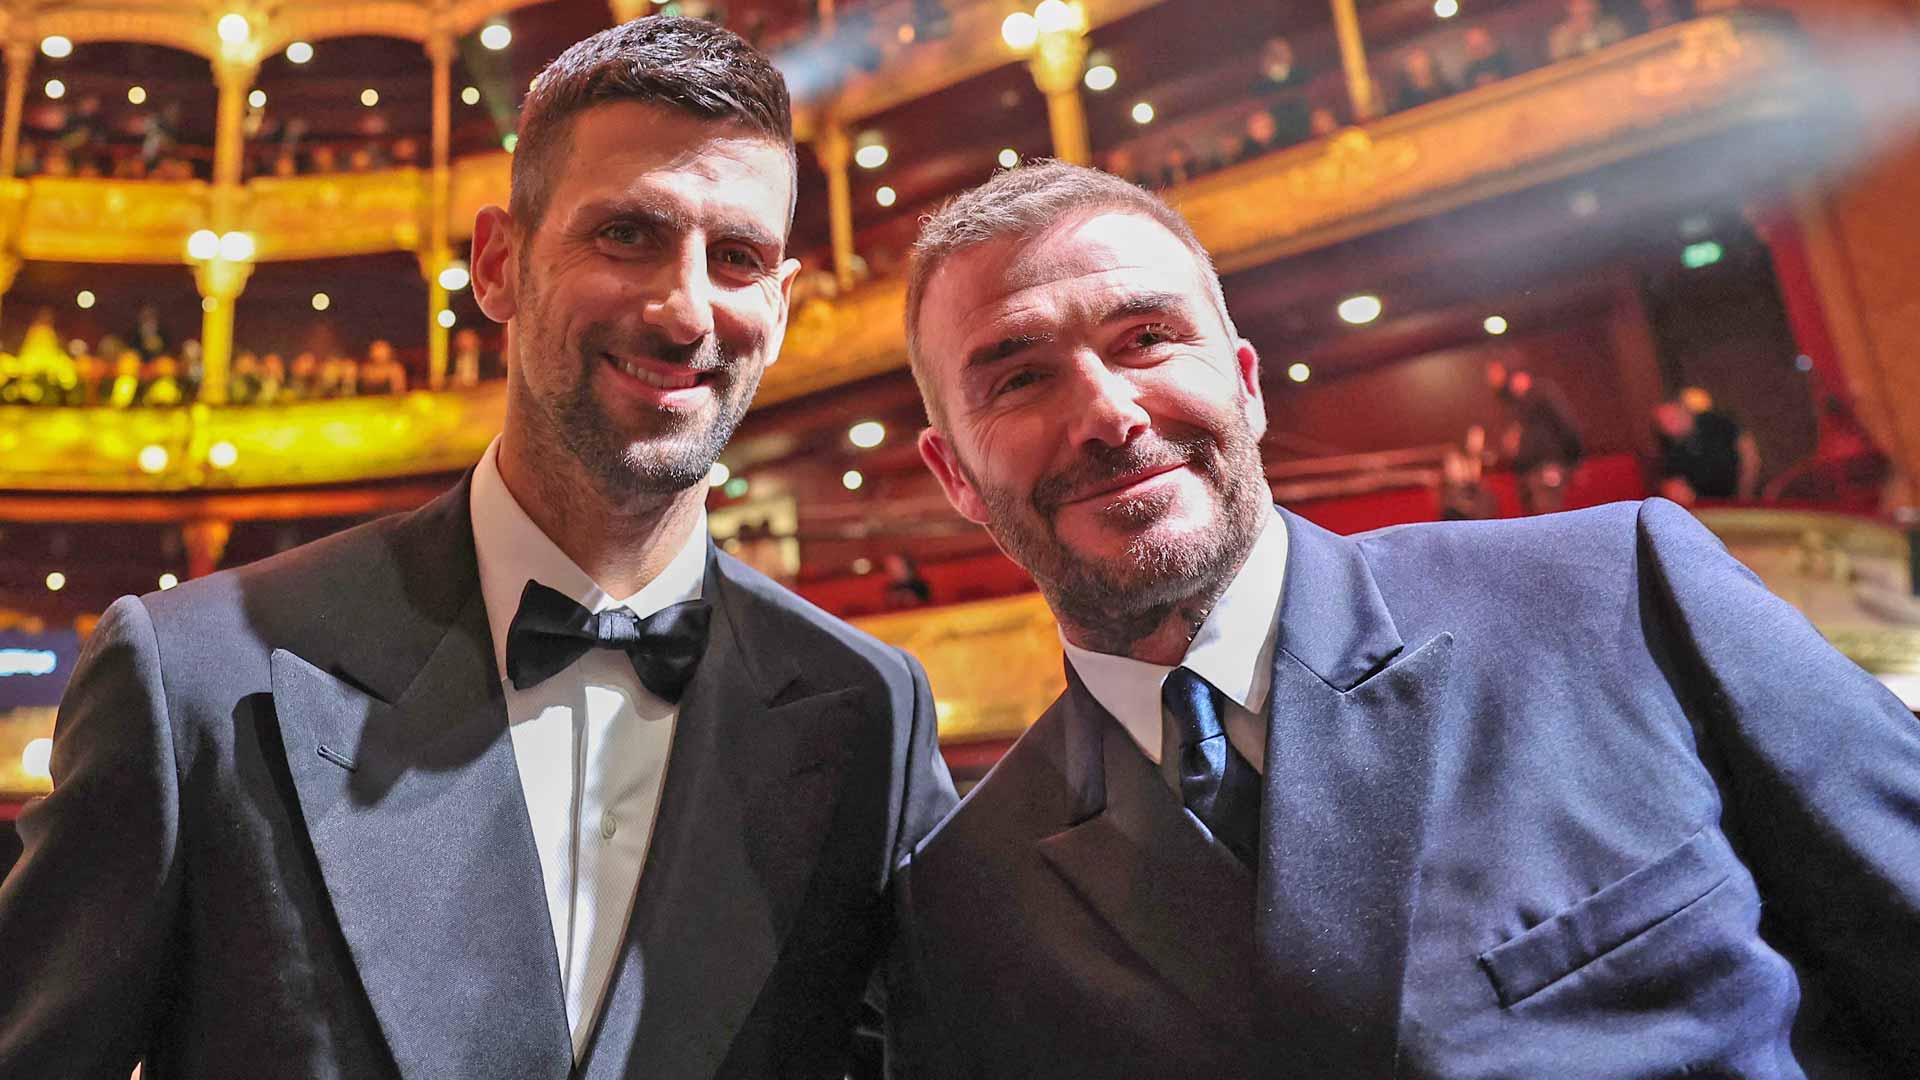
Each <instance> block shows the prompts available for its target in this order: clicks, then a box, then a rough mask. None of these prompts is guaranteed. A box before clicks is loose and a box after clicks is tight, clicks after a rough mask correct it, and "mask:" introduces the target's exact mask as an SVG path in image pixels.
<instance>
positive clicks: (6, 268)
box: [0, 250, 26, 298]
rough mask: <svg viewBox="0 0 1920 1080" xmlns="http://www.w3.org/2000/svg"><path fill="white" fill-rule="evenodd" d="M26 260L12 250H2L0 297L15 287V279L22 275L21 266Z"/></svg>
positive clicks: (0, 254)
mask: <svg viewBox="0 0 1920 1080" xmlns="http://www.w3.org/2000/svg"><path fill="white" fill-rule="evenodd" d="M25 265H26V260H25V259H22V258H21V257H20V256H18V255H15V254H14V253H13V252H11V251H5V250H0V298H4V297H5V296H6V295H7V292H8V290H10V289H12V288H13V279H14V278H16V277H19V276H20V268H21V267H22V266H25Z"/></svg>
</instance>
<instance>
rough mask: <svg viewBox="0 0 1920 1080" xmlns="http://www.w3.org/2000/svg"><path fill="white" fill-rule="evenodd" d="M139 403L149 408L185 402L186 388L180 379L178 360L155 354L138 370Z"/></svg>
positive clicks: (165, 406) (167, 406)
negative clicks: (139, 384) (139, 385)
mask: <svg viewBox="0 0 1920 1080" xmlns="http://www.w3.org/2000/svg"><path fill="white" fill-rule="evenodd" d="M140 381H141V387H140V404H142V405H145V406H148V407H150V408H169V407H172V406H175V405H182V404H185V403H186V401H187V392H186V388H185V387H184V386H183V385H182V384H181V381H180V362H179V361H177V360H175V359H174V358H173V357H171V356H166V355H161V356H156V357H154V358H153V359H152V360H149V361H147V363H146V365H145V367H143V368H142V369H141V372H140Z"/></svg>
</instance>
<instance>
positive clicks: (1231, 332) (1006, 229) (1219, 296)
mask: <svg viewBox="0 0 1920 1080" xmlns="http://www.w3.org/2000/svg"><path fill="white" fill-rule="evenodd" d="M1096 211H1121V212H1123V213H1134V214H1139V215H1140V216H1142V217H1146V218H1150V219H1152V220H1153V221H1156V222H1158V223H1159V224H1160V225H1161V226H1162V227H1163V228H1165V229H1166V230H1167V231H1168V232H1170V233H1172V234H1173V235H1174V236H1175V237H1176V238H1177V239H1179V241H1180V242H1181V243H1182V244H1185V245H1186V247H1187V250H1189V251H1191V252H1193V258H1194V261H1195V262H1197V263H1198V264H1199V265H1200V269H1201V271H1202V273H1201V276H1202V277H1203V278H1205V279H1206V283H1207V291H1208V292H1209V293H1210V294H1211V296H1212V298H1213V303H1214V306H1215V307H1216V308H1217V309H1218V310H1219V312H1220V321H1221V324H1222V325H1223V326H1224V327H1225V328H1226V331H1227V337H1228V338H1230V339H1237V338H1238V337H1239V336H1240V335H1239V331H1237V330H1235V329H1234V326H1233V317H1232V316H1230V315H1228V314H1227V298H1226V294H1225V292H1223V291H1222V290H1221V288H1220V274H1219V272H1218V271H1217V270H1215V269H1214V266H1213V257H1212V256H1211V255H1209V254H1208V253H1207V249H1206V248H1205V247H1204V246H1202V245H1201V243H1200V238H1199V237H1197V236H1195V235H1194V234H1193V227H1192V226H1191V225H1188V224H1187V219H1186V218H1183V217H1181V216H1180V212H1179V211H1177V210H1175V209H1173V208H1172V207H1170V206H1168V205H1167V204H1166V203H1165V202H1163V201H1161V199H1160V197H1159V196H1157V195H1154V194H1153V193H1152V192H1149V191H1146V190H1143V189H1142V188H1140V187H1138V186H1137V185H1135V184H1132V183H1129V182H1128V181H1126V180H1123V179H1121V178H1120V177H1117V176H1114V175H1112V174H1111V173H1105V172H1101V171H1100V170H1099V169H1091V168H1088V167H1086V166H1084V165H1069V164H1067V163H1066V162H1063V161H1036V162H1032V163H1030V164H1026V165H1022V166H1020V167H1019V168H1015V169H1008V170H1007V171H1005V172H1002V173H999V174H997V175H995V176H994V178H993V179H991V180H989V181H987V182H986V183H984V184H982V185H980V186H979V187H977V188H974V189H972V190H970V191H964V192H962V193H960V194H959V195H956V196H954V197H953V198H952V199H949V200H948V201H947V202H946V203H945V204H944V205H942V206H941V207H940V209H939V210H937V211H935V212H934V213H932V214H931V215H929V216H927V217H926V218H925V219H923V220H922V221H921V223H920V238H919V239H918V240H916V241H915V242H914V245H913V253H912V267H911V269H910V270H909V271H908V274H907V360H908V362H909V364H910V365H911V366H912V368H913V379H914V382H915V383H917V384H918V385H919V387H920V397H921V399H922V400H924V401H925V402H926V406H927V416H928V418H929V419H931V420H932V421H933V423H934V426H935V427H941V428H944V427H945V426H946V424H945V418H944V416H943V415H942V413H943V410H942V409H941V406H940V403H939V401H938V399H937V398H936V397H935V396H934V393H933V379H932V376H931V374H930V373H929V372H928V370H927V357H926V355H925V353H924V352H923V351H922V350H921V348H920V307H921V305H922V304H923V303H925V302H926V298H927V283H928V282H930V281H932V280H933V275H934V274H935V273H936V272H937V271H938V270H939V269H940V267H941V266H943V265H944V264H945V263H946V262H947V260H949V259H951V258H953V257H954V256H955V255H958V254H960V253H961V252H964V251H967V250H970V249H972V248H976V247H980V246H982V245H984V244H990V243H993V242H995V241H998V240H1008V239H1025V238H1028V237H1032V236H1038V235H1039V234H1041V233H1043V232H1046V231H1047V230H1048V229H1051V228H1053V227H1054V226H1056V225H1059V224H1060V223H1062V222H1064V221H1066V220H1068V219H1070V218H1075V217H1084V216H1087V215H1089V214H1091V213H1094V212H1096Z"/></svg>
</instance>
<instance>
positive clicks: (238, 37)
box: [215, 11, 253, 45]
mask: <svg viewBox="0 0 1920 1080" xmlns="http://www.w3.org/2000/svg"><path fill="white" fill-rule="evenodd" d="M215 29H216V30H218V31H219V32H220V40H221V41H224V42H226V43H227V44H229V45H238V44H240V43H241V42H243V41H245V40H247V37H248V36H249V35H250V34H252V33H253V29H252V28H251V27H249V26H248V25H247V17H246V16H245V15H241V14H239V13H237V12H232V11H229V12H227V13H226V14H225V15H222V16H220V23H219V25H218V26H216V27H215Z"/></svg>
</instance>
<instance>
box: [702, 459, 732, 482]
mask: <svg viewBox="0 0 1920 1080" xmlns="http://www.w3.org/2000/svg"><path fill="white" fill-rule="evenodd" d="M732 476H733V470H732V469H729V468H727V463H726V462H724V461H716V462H714V463H713V464H712V465H709V466H708V467H707V486H708V487H723V486H725V485H726V482H727V481H728V480H729V479H731V478H732Z"/></svg>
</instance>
